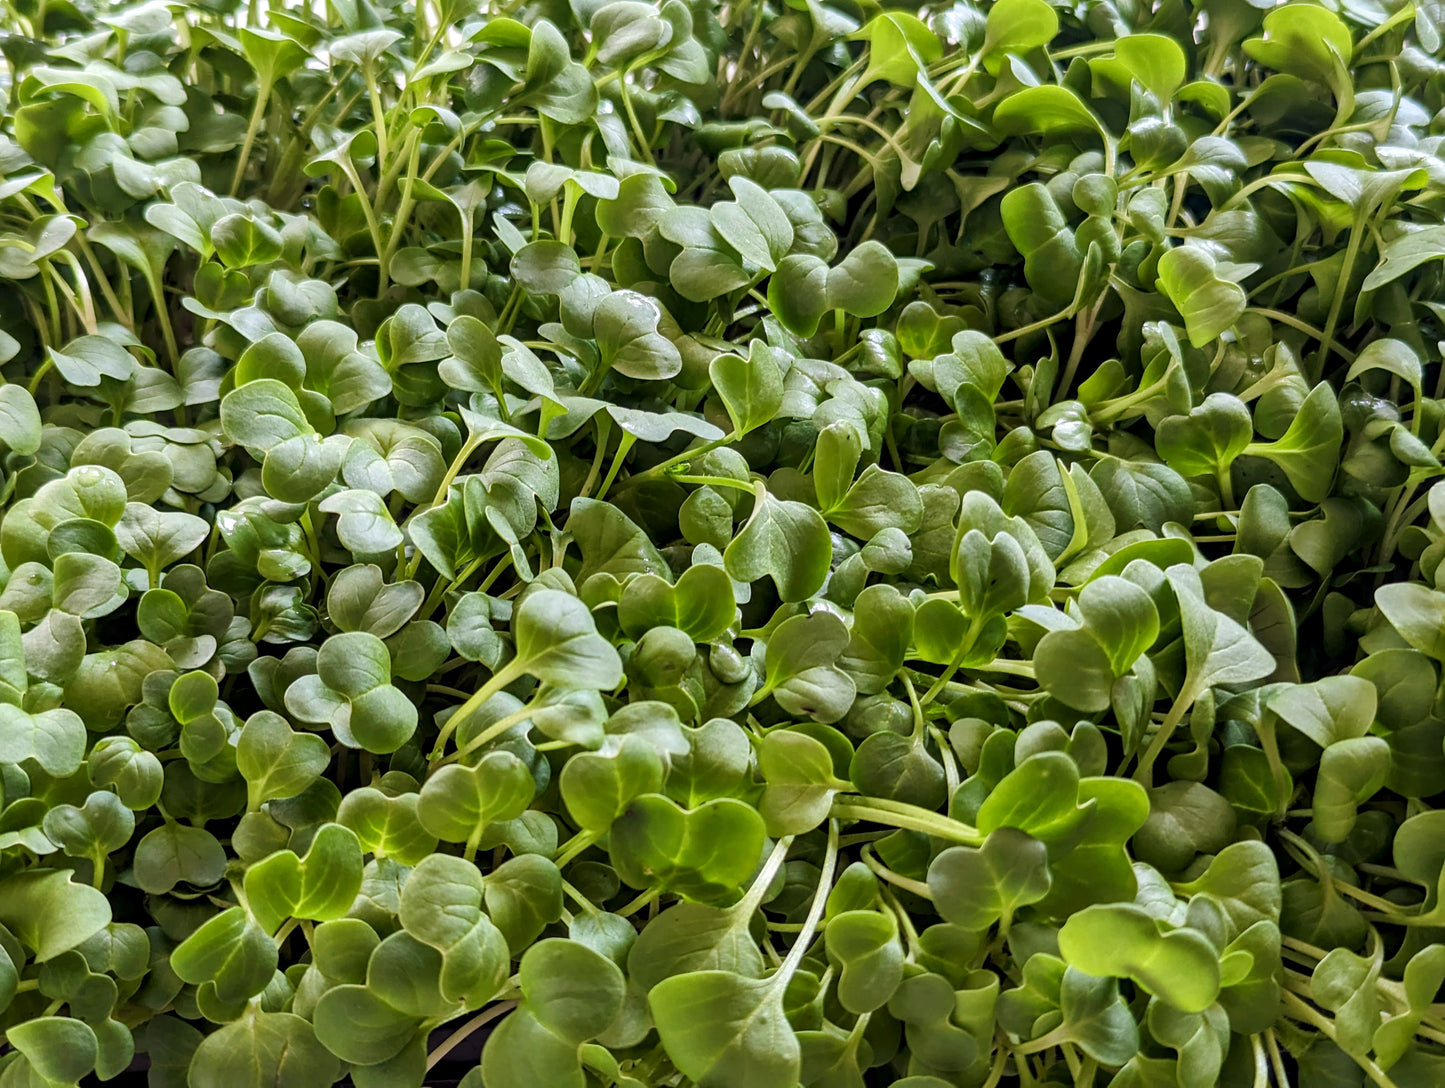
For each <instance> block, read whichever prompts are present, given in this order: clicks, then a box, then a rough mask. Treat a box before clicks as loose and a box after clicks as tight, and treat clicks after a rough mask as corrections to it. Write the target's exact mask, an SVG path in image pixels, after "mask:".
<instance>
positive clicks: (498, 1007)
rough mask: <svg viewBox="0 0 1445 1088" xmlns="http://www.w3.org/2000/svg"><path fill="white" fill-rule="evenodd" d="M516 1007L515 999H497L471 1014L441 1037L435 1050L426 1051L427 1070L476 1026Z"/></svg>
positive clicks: (480, 1025) (465, 1038)
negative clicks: (445, 1035)
mask: <svg viewBox="0 0 1445 1088" xmlns="http://www.w3.org/2000/svg"><path fill="white" fill-rule="evenodd" d="M516 1007H517V1003H516V1002H515V1001H499V1002H497V1004H495V1005H492V1006H491V1007H489V1008H486V1009H483V1010H482V1011H481V1012H479V1013H477V1015H476V1016H473V1017H472V1018H471V1019H470V1020H468V1021H467V1022H466V1023H464V1024H463V1025H462V1026H461V1027H459V1028H457V1030H456V1031H454V1032H452V1033H451V1034H450V1035H448V1036H447V1037H446V1038H445V1039H443V1040H442V1042H441V1044H440V1045H439V1046H437V1048H436V1049H435V1050H432V1051H429V1052H428V1053H427V1056H426V1067H427V1070H428V1071H430V1070H431V1069H432V1068H433V1067H434V1066H435V1065H436V1064H437V1063H438V1062H439V1061H441V1060H442V1059H443V1058H445V1057H446V1056H447V1055H448V1054H450V1053H451V1052H452V1051H453V1050H455V1049H456V1048H457V1047H458V1046H460V1045H461V1044H462V1043H464V1042H466V1040H467V1039H468V1038H469V1037H470V1036H471V1035H472V1033H473V1032H475V1031H476V1030H477V1029H478V1028H480V1027H483V1026H485V1025H487V1024H490V1023H491V1022H492V1021H493V1020H495V1019H497V1017H499V1016H505V1015H507V1013H509V1012H511V1011H512V1010H513V1009H515V1008H516Z"/></svg>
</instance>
